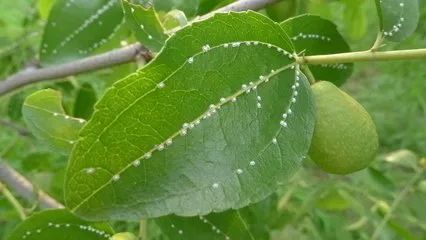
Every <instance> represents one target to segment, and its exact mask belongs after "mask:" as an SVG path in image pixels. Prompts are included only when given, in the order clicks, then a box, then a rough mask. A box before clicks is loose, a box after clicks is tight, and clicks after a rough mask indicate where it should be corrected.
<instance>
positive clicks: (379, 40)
mask: <svg viewBox="0 0 426 240" xmlns="http://www.w3.org/2000/svg"><path fill="white" fill-rule="evenodd" d="M382 42H383V32H382V31H380V32H379V33H378V34H377V38H376V41H375V42H374V44H373V46H372V47H371V49H370V51H371V52H375V51H377V50H378V49H379V48H380V47H381V45H382Z"/></svg>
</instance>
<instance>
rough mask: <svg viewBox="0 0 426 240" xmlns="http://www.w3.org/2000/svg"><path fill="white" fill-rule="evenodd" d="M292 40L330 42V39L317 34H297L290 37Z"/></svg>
mask: <svg viewBox="0 0 426 240" xmlns="http://www.w3.org/2000/svg"><path fill="white" fill-rule="evenodd" d="M292 39H293V40H294V41H297V40H299V39H318V40H323V41H327V42H331V38H329V37H326V36H322V35H319V34H314V33H299V35H296V36H294V37H292Z"/></svg>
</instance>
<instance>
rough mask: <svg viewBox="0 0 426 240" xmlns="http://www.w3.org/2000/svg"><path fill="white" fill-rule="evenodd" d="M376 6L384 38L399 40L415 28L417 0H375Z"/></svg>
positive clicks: (416, 22) (417, 20) (417, 14)
mask: <svg viewBox="0 0 426 240" xmlns="http://www.w3.org/2000/svg"><path fill="white" fill-rule="evenodd" d="M376 7H377V12H378V15H379V21H380V30H381V31H383V35H384V37H385V38H386V39H388V40H390V41H395V42H399V41H402V40H404V39H406V38H407V37H408V36H410V35H411V34H412V33H413V32H414V31H415V30H416V28H417V24H418V23H419V18H420V13H419V2H418V0H376Z"/></svg>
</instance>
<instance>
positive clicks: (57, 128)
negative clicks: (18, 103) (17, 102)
mask: <svg viewBox="0 0 426 240" xmlns="http://www.w3.org/2000/svg"><path fill="white" fill-rule="evenodd" d="M61 101H62V96H61V94H60V92H57V91H55V90H52V89H45V90H40V91H37V92H35V93H33V94H32V95H30V96H28V97H27V98H26V99H25V102H24V105H23V107H22V113H23V116H24V120H25V122H26V123H27V126H28V128H29V130H30V131H31V132H32V133H33V134H34V136H36V137H37V138H38V139H40V140H42V141H44V142H45V143H46V144H48V145H49V147H50V148H51V149H52V150H54V151H57V152H60V153H63V154H68V153H69V152H70V151H71V148H72V147H73V145H74V143H75V142H76V141H77V139H78V132H79V130H80V129H81V127H82V126H83V125H84V123H85V122H86V121H85V120H83V119H77V118H72V117H70V116H68V115H66V113H65V111H64V109H63V107H62V103H61Z"/></svg>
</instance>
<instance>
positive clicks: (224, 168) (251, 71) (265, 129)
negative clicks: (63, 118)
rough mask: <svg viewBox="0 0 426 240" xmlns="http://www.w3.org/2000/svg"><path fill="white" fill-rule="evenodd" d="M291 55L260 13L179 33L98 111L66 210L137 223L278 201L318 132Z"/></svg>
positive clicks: (84, 134)
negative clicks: (280, 188) (279, 187)
mask: <svg viewBox="0 0 426 240" xmlns="http://www.w3.org/2000/svg"><path fill="white" fill-rule="evenodd" d="M236 29H238V31H236ZM289 52H293V48H292V45H291V41H290V39H289V38H288V36H287V35H286V34H285V32H284V31H283V30H282V28H281V27H280V26H279V24H277V23H274V22H272V21H271V20H270V19H268V18H267V17H264V16H262V15H260V14H258V13H255V12H251V11H249V12H245V13H226V14H216V15H215V16H213V17H212V18H209V19H207V20H205V21H199V22H196V23H193V24H192V26H188V27H185V28H183V29H182V30H180V31H179V32H177V33H176V34H175V35H174V36H173V37H171V38H170V39H169V40H168V41H167V43H166V46H165V47H164V48H163V50H162V51H161V52H160V54H159V55H158V56H157V57H156V58H155V59H154V60H153V61H152V62H151V63H150V64H148V65H147V66H146V67H145V68H143V69H142V70H140V71H138V72H137V73H135V74H133V75H130V76H129V77H127V78H125V79H123V80H121V81H119V82H117V83H116V84H114V86H113V87H112V88H111V89H109V90H108V91H107V92H106V94H105V95H104V97H103V98H102V99H101V100H100V101H99V102H98V104H97V105H96V106H95V108H96V111H95V114H94V115H93V117H92V119H91V120H90V122H89V123H88V124H87V126H86V127H85V128H84V129H83V130H82V131H81V133H80V136H81V140H80V141H79V142H78V144H77V145H76V147H75V148H74V150H73V152H72V155H71V158H70V162H69V166H68V170H67V177H66V183H65V198H66V202H67V205H68V206H69V207H70V208H71V209H72V210H73V211H74V212H76V213H77V214H79V215H82V216H84V217H86V218H89V219H140V218H141V217H157V216H164V215H168V214H172V213H175V214H177V215H183V216H194V215H206V214H207V213H209V212H212V211H215V212H217V211H224V210H227V209H230V208H241V207H244V206H247V205H248V204H250V203H253V202H258V201H260V200H262V199H264V198H265V197H267V196H268V195H270V194H271V193H272V192H274V191H275V190H276V188H277V185H278V184H279V183H284V182H285V181H286V180H287V179H288V177H289V176H290V175H292V174H293V173H294V172H295V171H296V170H297V169H298V168H299V166H300V164H301V162H302V160H303V159H304V156H305V155H306V154H307V151H308V148H309V145H310V140H311V138H312V133H313V126H314V110H313V100H312V95H311V91H310V86H309V83H308V81H307V79H306V77H305V76H304V75H303V74H301V73H300V71H299V70H298V66H297V65H296V64H295V63H294V59H293V56H292V54H290V53H289ZM295 66H296V67H295ZM296 102H297V103H296ZM284 114H285V115H284ZM283 115H284V118H283ZM280 124H282V125H280ZM88 170H91V171H88Z"/></svg>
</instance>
